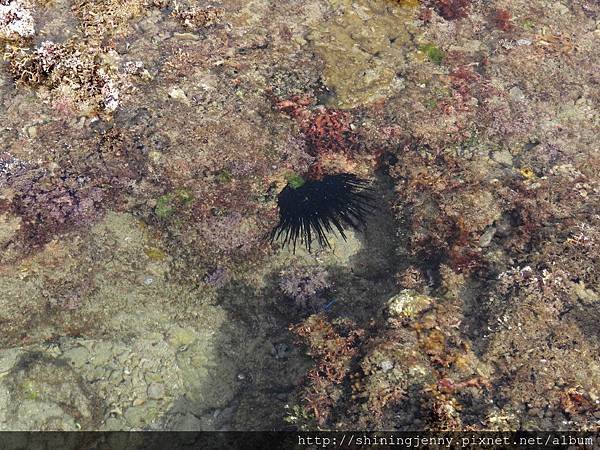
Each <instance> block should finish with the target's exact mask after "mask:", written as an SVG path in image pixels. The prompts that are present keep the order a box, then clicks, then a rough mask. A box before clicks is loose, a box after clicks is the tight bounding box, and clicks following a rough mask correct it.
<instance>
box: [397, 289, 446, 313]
mask: <svg viewBox="0 0 600 450" xmlns="http://www.w3.org/2000/svg"><path fill="white" fill-rule="evenodd" d="M433 301H434V299H432V298H431V297H429V296H427V295H423V294H419V293H417V292H415V291H413V290H411V289H404V290H403V291H401V292H400V293H399V294H397V295H395V296H393V297H392V298H390V299H389V300H388V301H387V304H386V310H387V313H388V315H389V316H390V317H393V318H399V319H409V318H412V317H414V316H415V315H417V314H419V313H421V312H423V311H425V310H426V309H428V308H429V307H431V305H432V303H433Z"/></svg>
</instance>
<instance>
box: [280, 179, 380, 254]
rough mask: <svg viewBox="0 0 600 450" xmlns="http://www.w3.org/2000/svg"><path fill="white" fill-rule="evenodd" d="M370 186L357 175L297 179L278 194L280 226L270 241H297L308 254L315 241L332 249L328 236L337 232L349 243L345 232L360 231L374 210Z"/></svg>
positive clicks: (292, 242) (294, 244)
mask: <svg viewBox="0 0 600 450" xmlns="http://www.w3.org/2000/svg"><path fill="white" fill-rule="evenodd" d="M368 190H369V189H368V187H367V182H366V181H365V180H362V179H360V178H358V177H357V176H355V175H352V174H348V173H341V174H337V175H326V176H324V177H323V178H322V179H321V180H306V181H304V180H302V179H301V178H299V177H295V178H294V179H292V180H290V181H289V183H288V185H287V186H286V187H285V188H284V189H283V190H282V191H281V192H280V193H279V197H278V201H277V204H278V206H279V223H278V224H277V226H276V227H275V228H274V229H273V231H272V232H271V236H270V238H271V241H275V240H277V239H279V238H280V237H281V236H283V243H284V245H287V244H290V243H291V244H292V245H293V248H294V252H295V251H296V244H297V242H298V241H300V243H301V244H302V245H304V246H305V247H306V248H307V249H308V250H309V251H310V249H311V244H312V242H313V240H314V239H316V240H317V241H318V242H319V245H320V246H321V247H331V245H330V244H329V240H328V239H327V234H326V233H328V232H331V231H334V229H337V231H338V232H339V233H340V235H341V236H342V238H343V239H344V240H346V234H345V233H344V228H347V227H349V228H354V229H358V228H360V227H361V226H362V225H364V224H365V221H366V216H367V214H368V213H369V212H370V211H371V210H372V209H373V206H372V203H371V197H370V196H369V195H368V192H367V191H368Z"/></svg>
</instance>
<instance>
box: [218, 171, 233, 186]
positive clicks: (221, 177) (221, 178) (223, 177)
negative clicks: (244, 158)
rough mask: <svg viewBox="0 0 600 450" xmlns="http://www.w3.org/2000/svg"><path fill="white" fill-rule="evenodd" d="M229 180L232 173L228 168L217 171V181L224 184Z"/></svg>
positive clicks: (231, 178) (231, 177)
mask: <svg viewBox="0 0 600 450" xmlns="http://www.w3.org/2000/svg"><path fill="white" fill-rule="evenodd" d="M231 180H233V175H232V174H231V172H230V171H229V170H227V169H223V170H221V171H220V172H219V173H217V181H218V182H219V183H223V184H225V183H229V182H231Z"/></svg>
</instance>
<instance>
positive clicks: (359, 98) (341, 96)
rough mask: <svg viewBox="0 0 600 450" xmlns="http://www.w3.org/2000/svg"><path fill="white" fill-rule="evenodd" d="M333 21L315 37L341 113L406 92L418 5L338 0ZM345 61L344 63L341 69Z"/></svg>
mask: <svg viewBox="0 0 600 450" xmlns="http://www.w3.org/2000/svg"><path fill="white" fill-rule="evenodd" d="M331 6H332V8H333V9H334V11H335V12H334V14H333V17H332V19H331V20H329V21H328V22H326V23H325V24H320V26H319V28H315V29H314V30H313V31H312V32H311V33H310V34H309V35H308V40H309V41H310V42H312V44H313V45H314V46H315V48H316V50H317V52H318V54H319V55H320V56H321V57H322V58H323V60H324V62H325V70H324V73H323V79H324V81H325V83H326V84H327V86H328V87H329V88H331V89H332V90H333V91H334V92H335V96H334V97H333V98H332V99H331V103H332V104H333V105H335V106H337V107H340V108H352V107H355V106H360V105H365V104H369V103H373V102H375V101H377V100H379V99H381V98H384V97H386V96H388V95H392V94H395V93H397V92H399V91H400V90H402V87H403V83H402V79H401V77H399V76H398V74H399V73H401V72H402V69H403V67H404V65H405V59H406V55H407V50H406V44H407V42H409V41H410V33H409V28H410V26H411V23H410V22H411V20H413V19H414V17H415V15H416V12H417V8H415V4H414V3H412V2H393V1H388V0H361V1H358V2H350V1H348V0H332V1H331ZM340 61H343V64H340Z"/></svg>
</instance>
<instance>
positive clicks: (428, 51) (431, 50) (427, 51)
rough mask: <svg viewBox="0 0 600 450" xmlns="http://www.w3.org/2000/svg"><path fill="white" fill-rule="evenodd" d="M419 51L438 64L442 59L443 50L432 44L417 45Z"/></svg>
mask: <svg viewBox="0 0 600 450" xmlns="http://www.w3.org/2000/svg"><path fill="white" fill-rule="evenodd" d="M419 51H421V52H422V53H423V54H424V55H425V56H426V57H427V59H428V60H429V61H431V62H432V63H434V64H438V65H440V64H442V62H443V61H444V52H443V51H441V50H440V49H439V48H438V47H436V46H435V45H433V44H422V45H420V46H419Z"/></svg>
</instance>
